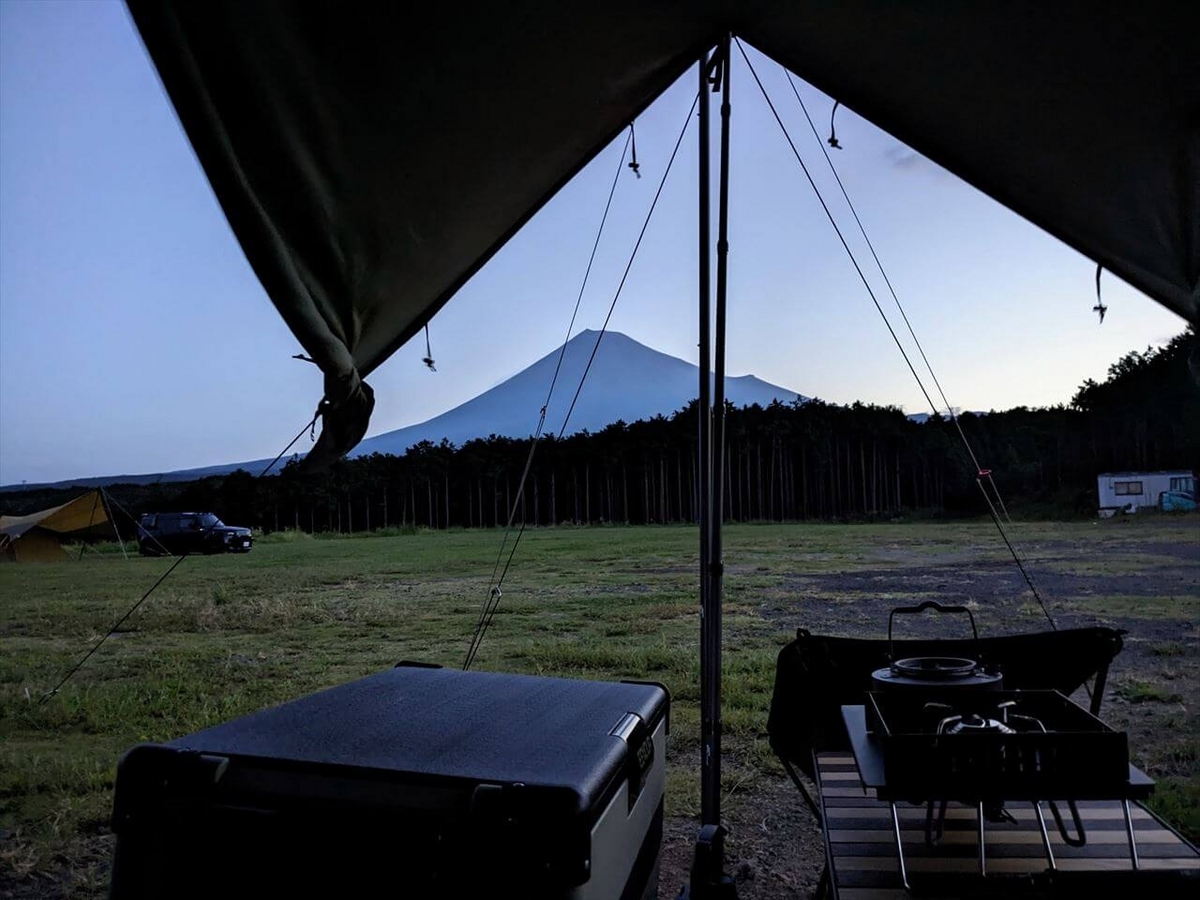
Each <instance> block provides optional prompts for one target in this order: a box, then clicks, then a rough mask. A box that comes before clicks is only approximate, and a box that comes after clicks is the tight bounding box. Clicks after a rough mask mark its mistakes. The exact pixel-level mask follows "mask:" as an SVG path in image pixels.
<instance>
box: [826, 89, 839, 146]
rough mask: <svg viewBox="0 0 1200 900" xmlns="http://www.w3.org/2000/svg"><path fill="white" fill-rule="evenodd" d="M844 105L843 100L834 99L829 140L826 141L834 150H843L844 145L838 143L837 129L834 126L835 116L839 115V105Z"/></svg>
mask: <svg viewBox="0 0 1200 900" xmlns="http://www.w3.org/2000/svg"><path fill="white" fill-rule="evenodd" d="M841 105H842V101H841V100H834V101H833V109H832V110H831V111H830V113H829V140H828V141H826V143H827V144H829V146H830V147H832V148H833V149H834V150H841V149H842V145H841V144H839V143H838V139H837V131H835V130H834V127H833V117H834V116H836V115H837V111H838V107H839V106H841Z"/></svg>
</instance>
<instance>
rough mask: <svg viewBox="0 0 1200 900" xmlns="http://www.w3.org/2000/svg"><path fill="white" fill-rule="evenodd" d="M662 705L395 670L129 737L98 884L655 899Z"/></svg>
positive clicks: (578, 687) (539, 682)
mask: <svg viewBox="0 0 1200 900" xmlns="http://www.w3.org/2000/svg"><path fill="white" fill-rule="evenodd" d="M668 706H669V698H668V695H667V692H666V690H665V689H664V688H663V687H661V686H659V685H652V684H643V683H602V682H588V681H575V680H568V679H556V678H538V677H531V676H520V675H504V674H494V673H477V672H459V671H453V670H448V669H440V668H435V667H426V666H419V665H411V664H401V665H400V666H398V667H396V668H395V669H392V670H390V671H386V672H382V673H380V674H377V675H374V676H371V677H368V678H364V679H362V680H360V681H355V682H352V683H350V684H346V685H342V686H341V687H336V688H333V689H331V690H327V691H324V692H321V693H318V694H314V695H311V696H308V697H304V698H302V699H299V700H295V701H292V702H290V703H286V704H284V705H282V706H278V707H275V708H273V709H267V710H263V711H261V712H257V713H254V714H252V715H249V716H246V717H244V718H240V719H235V720H232V721H230V722H226V723H224V724H222V725H217V726H216V727H213V728H208V729H205V730H203V731H199V732H196V733H195V734H191V735H188V736H187V737H183V738H180V739H178V740H175V741H172V742H170V743H169V744H165V745H154V744H147V745H140V746H137V747H134V748H133V749H132V750H130V751H129V752H128V753H126V755H125V756H124V758H123V759H122V760H121V762H120V765H119V766H118V771H117V783H116V792H115V800H114V811H113V828H114V831H115V832H116V834H117V849H116V856H115V859H114V863H113V876H112V892H111V896H112V897H113V898H114V900H129V898H150V897H156V898H157V897H168V896H169V897H181V898H201V897H204V898H215V897H242V896H246V897H249V896H255V897H258V898H261V897H271V896H291V897H411V898H424V897H439V898H449V897H467V896H470V897H477V896H482V895H484V894H486V895H495V896H502V895H503V896H519V897H523V898H531V900H532V898H538V900H540V898H565V897H570V898H578V900H593V898H597V900H598V898H604V900H638V898H650V897H655V896H656V895H657V868H658V853H659V845H660V842H661V836H662V795H663V785H664V778H665V758H666V733H667V715H668Z"/></svg>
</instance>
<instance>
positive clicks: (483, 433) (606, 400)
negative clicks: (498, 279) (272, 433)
mask: <svg viewBox="0 0 1200 900" xmlns="http://www.w3.org/2000/svg"><path fill="white" fill-rule="evenodd" d="M598 336H599V332H596V331H583V332H580V333H579V334H577V335H576V336H575V337H573V338H571V340H570V341H569V342H568V343H567V349H566V353H565V354H564V355H563V362H562V369H561V371H560V372H559V375H558V381H557V383H556V386H555V388H554V396H553V397H552V398H551V400H550V404H549V405H548V406H547V407H546V424H545V426H544V429H543V431H544V433H546V434H554V435H557V434H558V433H559V431H560V430H561V429H562V425H563V419H564V417H565V416H566V415H567V411H568V410H569V409H570V407H571V401H572V398H573V397H574V394H575V389H576V388H577V387H578V385H579V380H580V377H581V376H582V375H583V371H584V368H585V367H586V366H587V362H588V357H590V356H591V353H592V348H593V347H594V346H595V344H596V338H597V337H598ZM560 351H561V348H559V349H556V350H554V351H553V352H552V353H548V354H546V355H545V356H543V357H542V358H541V359H539V360H538V361H537V362H535V363H534V364H533V365H531V366H529V367H528V368H527V369H524V370H523V371H521V372H518V373H517V374H516V375H514V376H513V377H512V378H509V379H508V380H507V381H505V382H503V383H502V384H499V385H497V386H496V387H494V388H492V389H491V390H490V391H486V392H484V393H482V394H480V395H479V396H478V397H475V398H474V399H471V400H468V401H467V402H466V403H464V404H462V405H461V406H456V407H455V408H454V409H452V410H450V411H449V412H445V413H442V414H441V415H440V416H435V417H434V418H432V419H429V420H428V421H425V422H422V423H420V424H419V425H410V426H408V427H407V428H399V429H397V430H396V431H389V432H386V433H385V434H380V435H376V436H375V437H372V438H367V439H366V440H364V441H363V442H362V443H361V444H359V445H358V447H356V448H355V449H354V451H353V452H352V453H351V454H350V455H351V456H363V455H367V454H371V453H394V454H396V455H400V454H403V453H404V452H405V451H406V450H407V449H408V448H409V447H411V446H412V445H413V444H417V443H420V442H421V441H425V440H428V441H433V442H435V443H436V442H438V441H440V440H441V439H442V438H447V439H448V440H450V442H451V443H454V444H458V445H461V444H463V443H465V442H466V441H469V440H471V439H472V438H477V437H487V436H488V435H491V434H496V435H501V436H504V437H527V436H529V435H531V434H533V432H534V430H535V429H536V428H537V422H538V415H539V413H540V411H541V408H542V404H543V403H545V402H546V391H547V389H548V388H549V386H550V381H551V379H552V378H553V377H554V368H555V366H556V365H557V364H558V358H559V354H560ZM699 378H700V373H699V369H698V367H697V366H695V365H693V364H692V363H689V362H685V361H684V360H682V359H679V358H677V357H674V356H668V355H667V354H666V353H661V352H659V351H658V350H652V349H651V348H649V347H647V346H646V345H644V344H639V343H638V342H637V341H635V340H634V339H633V338H631V337H628V336H627V335H624V334H621V333H620V332H617V331H608V332H605V333H604V337H603V338H602V339H601V341H600V347H599V350H597V352H596V358H595V360H594V361H593V363H592V367H591V370H590V371H589V372H588V376H587V380H586V381H585V382H584V384H583V389H582V390H581V391H580V393H579V399H578V400H577V401H576V402H575V408H574V409H573V410H572V411H571V418H570V420H569V421H568V428H567V430H566V432H565V433H566V434H574V433H575V432H578V431H584V430H587V431H599V430H600V429H602V428H604V426H606V425H610V424H612V423H613V422H616V421H618V420H623V421H625V422H634V421H637V420H638V419H649V418H652V417H654V416H655V415H658V414H660V413H661V414H662V415H665V416H669V415H670V414H671V413H673V412H675V411H676V410H678V409H681V408H682V407H684V406H686V405H687V404H688V403H690V402H691V401H692V400H693V399H695V397H696V394H697V393H698V390H697V384H698V382H699ZM725 394H726V396H727V397H728V399H729V401H730V402H731V403H733V405H734V406H750V405H751V404H754V403H758V404H759V405H761V406H767V405H768V404H770V403H771V402H772V401H774V400H780V401H782V402H784V403H790V402H792V401H793V400H795V399H796V398H797V397H799V396H800V395H798V394H797V393H796V392H795V391H789V390H787V389H786V388H781V387H779V386H777V385H774V384H769V383H767V382H765V381H763V380H761V379H759V378H755V377H754V376H753V375H742V376H740V377H737V378H726V380H725ZM801 399H805V398H801Z"/></svg>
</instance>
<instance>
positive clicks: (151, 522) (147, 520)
mask: <svg viewBox="0 0 1200 900" xmlns="http://www.w3.org/2000/svg"><path fill="white" fill-rule="evenodd" d="M157 523H158V517H157V516H142V525H144V526H145V527H146V528H153V527H154V526H155V525H156V524H157Z"/></svg>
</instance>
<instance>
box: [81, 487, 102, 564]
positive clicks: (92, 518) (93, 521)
mask: <svg viewBox="0 0 1200 900" xmlns="http://www.w3.org/2000/svg"><path fill="white" fill-rule="evenodd" d="M100 496H101V491H100V489H99V488H97V489H96V499H95V500H93V501H92V512H91V515H89V516H88V529H89V530H90V529H91V527H92V526H93V525H95V524H96V507H97V506H98V505H99V504H100ZM86 549H87V537H86V536H85V537H84V539H83V540H82V541H80V542H79V556H77V557H76V558H75V561H76V562H79V560H81V559H83V551H84V550H86Z"/></svg>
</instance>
